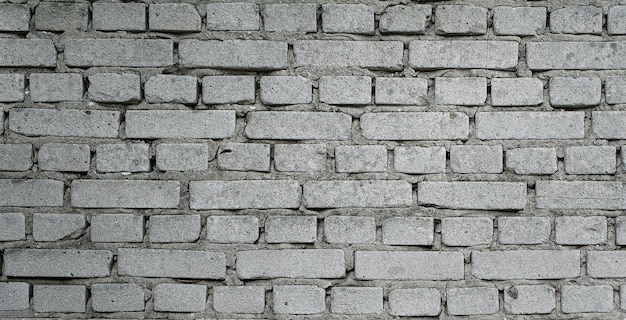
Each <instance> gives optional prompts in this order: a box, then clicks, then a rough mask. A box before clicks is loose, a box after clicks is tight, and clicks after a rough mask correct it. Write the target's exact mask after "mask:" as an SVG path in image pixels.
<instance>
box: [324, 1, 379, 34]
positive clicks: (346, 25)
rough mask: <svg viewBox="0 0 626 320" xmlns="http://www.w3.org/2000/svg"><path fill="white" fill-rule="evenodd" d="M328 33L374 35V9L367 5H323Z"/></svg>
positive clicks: (325, 29)
mask: <svg viewBox="0 0 626 320" xmlns="http://www.w3.org/2000/svg"><path fill="white" fill-rule="evenodd" d="M322 30H324V32H326V33H356V34H374V8H372V7H370V6H368V5H365V4H323V5H322Z"/></svg>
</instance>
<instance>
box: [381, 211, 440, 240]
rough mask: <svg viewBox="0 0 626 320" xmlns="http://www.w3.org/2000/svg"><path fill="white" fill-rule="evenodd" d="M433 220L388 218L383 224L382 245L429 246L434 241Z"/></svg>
mask: <svg viewBox="0 0 626 320" xmlns="http://www.w3.org/2000/svg"><path fill="white" fill-rule="evenodd" d="M434 225H435V223H434V219H433V218H412V217H401V218H390V219H386V220H385V221H384V222H383V243H384V244H387V245H422V246H429V245H431V244H432V243H433V240H434V235H433V232H434V228H435V227H434Z"/></svg>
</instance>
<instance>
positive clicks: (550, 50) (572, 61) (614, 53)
mask: <svg viewBox="0 0 626 320" xmlns="http://www.w3.org/2000/svg"><path fill="white" fill-rule="evenodd" d="M625 54H626V42H593V41H586V42H576V41H567V42H565V41H563V42H528V43H527V44H526V63H527V64H528V67H529V68H530V69H531V70H550V69H567V70H585V69H592V70H609V69H624V68H626V59H623V57H624V55H625Z"/></svg>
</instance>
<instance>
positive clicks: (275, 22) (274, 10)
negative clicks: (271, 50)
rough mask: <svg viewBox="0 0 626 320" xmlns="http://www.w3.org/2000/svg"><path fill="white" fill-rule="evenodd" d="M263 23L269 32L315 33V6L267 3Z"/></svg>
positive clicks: (309, 4) (313, 4)
mask: <svg viewBox="0 0 626 320" xmlns="http://www.w3.org/2000/svg"><path fill="white" fill-rule="evenodd" d="M263 23H264V25H265V31H269V32H316V31H317V5H316V4H315V3H289V4H282V3H271V4H269V3H268V4H266V5H265V10H264V11H263Z"/></svg>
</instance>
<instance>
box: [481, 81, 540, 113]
mask: <svg viewBox="0 0 626 320" xmlns="http://www.w3.org/2000/svg"><path fill="white" fill-rule="evenodd" d="M491 103H492V104H493V105H494V106H504V107H508V106H535V105H540V104H542V103H543V82H541V80H539V79H536V78H496V79H492V80H491Z"/></svg>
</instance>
